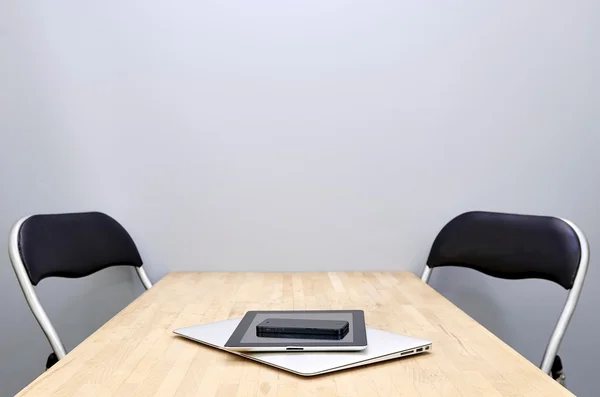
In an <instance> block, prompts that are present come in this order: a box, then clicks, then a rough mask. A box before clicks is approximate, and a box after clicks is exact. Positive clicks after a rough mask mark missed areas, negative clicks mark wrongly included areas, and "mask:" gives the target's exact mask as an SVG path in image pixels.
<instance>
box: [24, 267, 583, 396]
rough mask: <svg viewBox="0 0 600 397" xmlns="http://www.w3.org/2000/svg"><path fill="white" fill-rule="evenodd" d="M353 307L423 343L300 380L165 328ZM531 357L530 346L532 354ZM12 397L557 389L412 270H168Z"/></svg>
mask: <svg viewBox="0 0 600 397" xmlns="http://www.w3.org/2000/svg"><path fill="white" fill-rule="evenodd" d="M278 309H280V310H290V309H296V310H311V309H363V310H364V311H365V317H366V322H367V325H368V326H369V327H372V328H379V329H382V330H387V331H392V332H397V333H400V334H405V335H412V336H415V337H419V338H425V339H429V340H431V341H433V351H432V352H431V353H426V354H422V355H418V356H414V357H406V358H403V359H397V360H392V361H387V362H384V363H379V364H374V365H370V366H365V367H360V368H357V369H351V370H346V371H341V372H334V373H331V374H328V375H322V376H316V377H312V378H304V377H300V376H296V375H293V374H290V373H287V372H284V371H281V370H278V369H276V368H272V367H269V366H266V365H262V364H258V363H256V362H253V361H250V360H247V359H244V358H241V357H238V356H235V355H233V354H229V353H226V352H223V351H219V350H216V349H212V348H209V347H206V346H203V345H200V344H198V343H194V342H192V341H189V340H186V339H183V338H180V337H177V336H175V335H174V334H173V333H172V331H173V329H176V328H181V327H186V326H191V325H197V324H202V323H208V322H214V321H219V320H224V319H229V318H236V317H242V316H243V315H244V313H245V312H246V311H248V310H278ZM540 354H541V353H540ZM18 396H22V397H25V396H27V397H34V396H40V397H41V396H43V397H49V396H54V397H67V396H95V397H108V396H111V397H116V396H127V397H142V396H143V397H149V396H160V397H167V396H169V397H171V396H173V397H183V396H198V397H210V396H222V397H229V396H232V397H233V396H236V397H249V396H257V397H263V396H265V397H266V396H285V397H287V396H311V397H313V396H344V397H368V396H381V397H386V396H403V397H419V396H420V397H438V396H440V397H441V396H444V397H448V396H460V397H471V396H472V397H481V396H485V397H497V396H510V397H521V396H522V397H548V396H553V397H562V396H572V394H571V393H570V392H568V391H567V390H566V389H564V388H563V387H562V386H560V385H558V384H557V383H555V382H554V381H553V380H552V379H551V378H550V377H549V376H547V375H546V374H544V373H543V372H542V371H540V370H539V369H538V368H537V367H536V366H535V365H534V364H532V363H530V362H529V361H527V360H526V359H525V358H523V357H522V356H521V355H519V354H518V353H517V352H515V351H514V350H513V349H511V348H510V347H509V346H507V345H506V344H505V343H503V342H502V341H500V340H499V339H498V338H496V337H495V336H494V335H493V334H492V333H490V332H489V331H488V330H486V329H485V328H484V327H482V326H481V325H480V324H478V323H477V322H476V321H475V320H473V319H471V318H470V317H469V316H467V315H466V314H465V313H464V312H462V311H461V310H460V309H458V308H457V307H456V306H454V305H453V304H452V303H450V302H449V301H448V300H446V299H445V298H444V297H442V296H441V295H440V294H438V293H437V292H436V291H435V290H434V289H432V288H431V287H429V286H428V285H426V284H425V283H423V282H422V281H421V280H420V279H419V278H418V277H416V276H415V275H414V274H412V273H407V272H401V273H171V274H169V275H167V276H166V277H164V278H163V279H162V280H161V281H159V282H158V283H156V285H155V286H154V287H153V288H151V289H150V290H149V291H147V292H146V293H144V294H143V295H142V296H140V297H139V298H138V299H136V300H135V301H134V302H133V303H131V304H130V305H129V306H128V307H127V308H125V309H124V310H123V311H122V312H121V313H119V314H117V315H116V316H115V317H114V318H112V319H111V320H110V321H109V322H108V323H106V324H105V325H104V326H103V327H102V328H100V329H99V330H98V331H96V332H95V333H94V334H93V335H91V336H90V337H89V338H88V339H86V340H85V341H84V342H82V343H81V344H80V345H79V346H78V347H76V348H75V349H74V350H73V351H72V352H70V353H69V354H68V355H67V356H66V357H65V358H64V359H63V360H61V361H60V362H59V363H58V364H56V365H55V366H54V367H52V368H51V369H50V370H49V371H47V372H45V373H44V374H42V375H41V376H40V377H39V378H38V379H36V380H35V381H34V382H32V383H31V384H30V385H29V386H27V387H26V388H25V389H24V390H23V391H21V393H20V394H18Z"/></svg>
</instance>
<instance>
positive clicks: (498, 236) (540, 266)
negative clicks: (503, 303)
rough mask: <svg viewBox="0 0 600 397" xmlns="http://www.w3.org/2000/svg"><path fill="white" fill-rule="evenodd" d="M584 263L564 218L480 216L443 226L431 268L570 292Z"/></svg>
mask: <svg viewBox="0 0 600 397" xmlns="http://www.w3.org/2000/svg"><path fill="white" fill-rule="evenodd" d="M580 259H581V246H580V244H579V239H578V237H577V234H576V233H575V231H574V230H573V229H572V228H571V227H570V226H569V225H568V224H567V223H566V222H564V221H562V220H561V219H558V218H553V217H548V216H533V215H515V214H502V213H495V212H479V211H476V212H467V213H464V214H462V215H459V216H457V217H456V218H454V219H453V220H451V221H450V222H449V223H448V224H447V225H446V226H444V228H443V229H442V230H441V231H440V232H439V234H438V235H437V237H436V239H435V241H434V242H433V246H432V248H431V251H430V253H429V259H428V260H427V265H428V266H429V267H430V268H434V267H440V266H461V267H468V268H471V269H475V270H478V271H480V272H483V273H485V274H488V275H490V276H494V277H499V278H505V279H524V278H542V279H546V280H550V281H554V282H555V283H557V284H560V285H561V286H563V287H564V288H566V289H571V288H572V287H573V281H574V280H575V276H576V274H577V270H578V268H579V262H580Z"/></svg>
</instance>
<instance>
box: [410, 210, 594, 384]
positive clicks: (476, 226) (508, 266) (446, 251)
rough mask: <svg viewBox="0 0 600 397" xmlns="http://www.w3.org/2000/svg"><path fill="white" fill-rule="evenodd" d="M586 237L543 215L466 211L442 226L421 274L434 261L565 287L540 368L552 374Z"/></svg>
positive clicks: (583, 267)
mask: <svg viewBox="0 0 600 397" xmlns="http://www.w3.org/2000/svg"><path fill="white" fill-rule="evenodd" d="M589 258H590V251H589V246H588V242H587V239H586V237H585V235H584V234H583V232H582V231H581V229H579V228H578V227H577V226H576V225H575V224H574V223H572V222H570V221H568V220H565V219H561V218H554V217H548V216H533V215H515V214H502V213H494V212H480V211H477V212H467V213H464V214H462V215H459V216H457V217H456V218H454V219H453V220H451V221H450V222H449V223H448V224H447V225H446V226H444V227H443V228H442V230H441V231H440V232H439V234H438V235H437V237H436V238H435V240H434V242H433V246H432V247H431V251H430V253H429V258H428V259H427V265H426V266H425V269H424V271H423V274H422V276H421V279H422V280H423V281H425V282H428V281H429V278H430V277H431V272H432V270H433V269H434V268H436V267H443V266H460V267H467V268H471V269H474V270H478V271H480V272H482V273H485V274H487V275H489V276H493V277H498V278H504V279H513V280H516V279H526V278H540V279H546V280H549V281H552V282H555V283H556V284H558V285H560V286H562V287H563V288H565V289H566V290H568V291H569V294H568V297H567V300H566V302H565V306H564V308H563V310H562V313H561V314H560V317H559V319H558V322H557V324H556V326H555V328H554V331H553V332H552V336H551V338H550V341H549V342H548V345H547V346H546V351H545V353H544V358H543V360H542V363H541V365H540V369H541V370H542V371H544V372H546V373H547V374H551V371H552V365H553V363H554V361H555V359H556V361H557V363H560V359H559V358H558V357H557V356H556V353H557V351H558V348H559V346H560V342H561V341H562V338H563V335H564V334H565V331H566V329H567V326H568V325H569V321H570V320H571V316H572V315H573V312H574V311H575V307H576V306H577V301H578V300H579V295H580V294H581V289H582V287H583V282H584V280H585V275H586V272H587V269H588V263H589Z"/></svg>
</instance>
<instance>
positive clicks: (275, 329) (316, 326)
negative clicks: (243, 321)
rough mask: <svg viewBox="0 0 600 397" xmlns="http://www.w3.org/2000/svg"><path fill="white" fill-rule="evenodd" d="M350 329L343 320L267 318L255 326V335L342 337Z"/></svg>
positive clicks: (309, 337)
mask: <svg viewBox="0 0 600 397" xmlns="http://www.w3.org/2000/svg"><path fill="white" fill-rule="evenodd" d="M349 331H350V324H349V323H348V321H344V320H313V319H297V318H267V319H266V320H264V321H262V322H261V323H260V324H258V325H257V326H256V336H259V337H267V338H308V339H330V340H331V339H334V340H335V339H342V338H343V337H344V336H346V335H347V334H348V332H349Z"/></svg>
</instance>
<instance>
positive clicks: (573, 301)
mask: <svg viewBox="0 0 600 397" xmlns="http://www.w3.org/2000/svg"><path fill="white" fill-rule="evenodd" d="M556 219H559V220H561V221H563V222H565V223H566V224H567V225H569V226H570V227H571V229H573V231H574V232H575V234H576V235H577V239H578V240H579V246H580V249H581V257H580V259H579V266H578V268H577V274H576V275H575V280H574V282H573V287H572V288H571V289H570V290H569V295H568V296H567V300H566V301H565V305H564V307H563V310H562V312H561V314H560V316H559V318H558V322H557V323H556V326H555V327H554V331H552V336H551V337H550V340H549V341H548V345H547V346H546V351H545V352H544V358H543V359H542V363H541V364H540V369H541V370H542V371H544V372H545V373H547V374H550V372H551V371H552V364H553V363H554V357H556V353H557V352H558V348H559V347H560V343H561V342H562V339H563V336H564V335H565V331H566V330H567V327H568V326H569V322H570V321H571V317H572V316H573V313H574V312H575V308H576V307H577V302H578V301H579V296H580V295H581V290H582V289H583V282H584V281H585V275H586V273H587V270H588V265H589V263H590V246H589V244H588V241H587V238H586V237H585V234H584V233H583V231H582V230H581V229H580V228H579V227H578V226H577V225H576V224H574V223H573V222H571V221H569V220H567V219H563V218H556ZM432 270H433V269H432V268H430V267H429V266H428V265H425V269H423V274H422V275H421V280H423V281H424V282H425V283H429V279H430V278H431V272H432Z"/></svg>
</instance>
